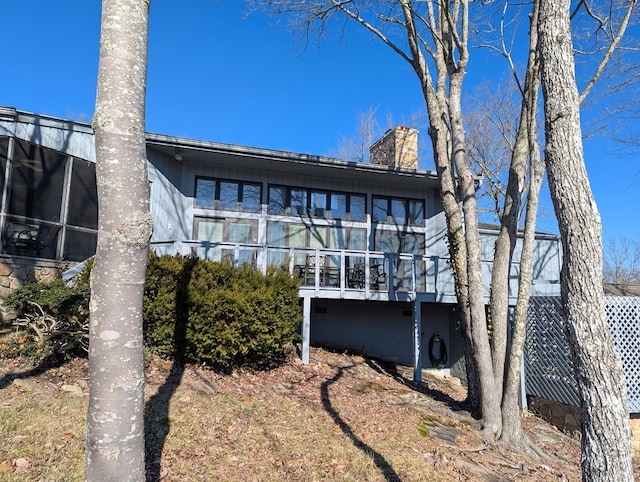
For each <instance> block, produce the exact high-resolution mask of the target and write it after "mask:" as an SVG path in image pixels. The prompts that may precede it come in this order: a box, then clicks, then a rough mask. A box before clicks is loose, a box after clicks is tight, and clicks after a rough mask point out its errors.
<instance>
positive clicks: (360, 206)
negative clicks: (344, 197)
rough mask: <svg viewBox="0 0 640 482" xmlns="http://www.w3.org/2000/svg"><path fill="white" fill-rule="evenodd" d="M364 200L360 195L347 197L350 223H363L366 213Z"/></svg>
mask: <svg viewBox="0 0 640 482" xmlns="http://www.w3.org/2000/svg"><path fill="white" fill-rule="evenodd" d="M365 206H366V198H365V196H364V195H360V194H350V195H349V219H351V220H352V221H364V220H365V215H366V213H367V211H366V208H365Z"/></svg>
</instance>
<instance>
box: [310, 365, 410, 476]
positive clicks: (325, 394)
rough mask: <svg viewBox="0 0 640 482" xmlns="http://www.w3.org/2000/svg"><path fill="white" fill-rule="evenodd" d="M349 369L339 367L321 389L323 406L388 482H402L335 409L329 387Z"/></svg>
mask: <svg viewBox="0 0 640 482" xmlns="http://www.w3.org/2000/svg"><path fill="white" fill-rule="evenodd" d="M347 368H351V367H339V368H338V373H336V375H335V376H334V377H333V378H331V379H329V380H327V381H325V382H324V383H323V384H322V386H321V387H320V396H321V398H322V406H323V407H324V409H325V410H326V412H327V413H328V414H329V416H330V417H331V419H332V420H333V422H334V423H335V424H336V425H337V426H338V427H339V428H340V430H342V432H343V433H344V434H345V435H346V436H347V438H348V439H349V440H350V441H351V443H352V444H353V445H354V447H356V448H357V449H359V450H361V451H362V452H364V454H365V455H367V456H369V457H371V458H372V459H373V463H374V464H375V465H376V467H377V468H378V469H379V470H380V473H381V474H382V476H383V477H384V478H385V480H386V481H387V482H401V481H402V479H401V478H400V476H399V475H398V474H397V473H396V472H395V470H393V468H392V467H391V465H390V464H389V462H387V460H386V459H385V458H384V457H383V456H382V455H381V454H380V453H378V452H376V451H375V450H373V449H372V448H371V447H370V446H369V445H367V444H366V443H365V442H363V441H362V440H360V439H359V438H358V437H357V435H356V434H355V433H353V430H352V429H351V427H350V426H349V424H348V423H347V422H345V421H344V420H343V419H342V417H340V414H339V413H338V412H337V411H336V409H335V408H333V405H332V404H331V398H330V396H329V386H331V385H333V384H334V383H336V382H338V380H340V378H341V377H342V375H343V374H344V371H345V369H347Z"/></svg>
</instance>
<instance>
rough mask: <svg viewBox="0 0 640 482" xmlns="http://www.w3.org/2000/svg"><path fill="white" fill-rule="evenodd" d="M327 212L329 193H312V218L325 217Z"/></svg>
mask: <svg viewBox="0 0 640 482" xmlns="http://www.w3.org/2000/svg"><path fill="white" fill-rule="evenodd" d="M326 212H327V193H326V192H322V191H311V211H310V214H311V216H316V217H318V218H323V217H325V215H326Z"/></svg>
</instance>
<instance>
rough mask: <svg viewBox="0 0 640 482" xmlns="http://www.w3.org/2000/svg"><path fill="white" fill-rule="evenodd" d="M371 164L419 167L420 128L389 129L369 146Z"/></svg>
mask: <svg viewBox="0 0 640 482" xmlns="http://www.w3.org/2000/svg"><path fill="white" fill-rule="evenodd" d="M369 160H370V163H371V164H378V165H382V166H392V167H400V168H403V169H418V130H417V129H412V128H411V127H402V126H398V127H394V128H393V129H389V130H388V131H387V132H385V133H384V135H383V136H382V137H381V138H380V139H378V140H377V141H376V142H374V143H373V145H372V146H371V147H370V148H369Z"/></svg>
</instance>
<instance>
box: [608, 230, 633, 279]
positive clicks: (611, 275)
mask: <svg viewBox="0 0 640 482" xmlns="http://www.w3.org/2000/svg"><path fill="white" fill-rule="evenodd" d="M603 276H604V281H605V282H606V283H614V284H621V285H640V243H639V242H638V241H634V240H632V239H631V238H629V237H628V236H622V237H620V238H611V239H609V241H608V242H607V244H606V248H605V252H604V274H603Z"/></svg>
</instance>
